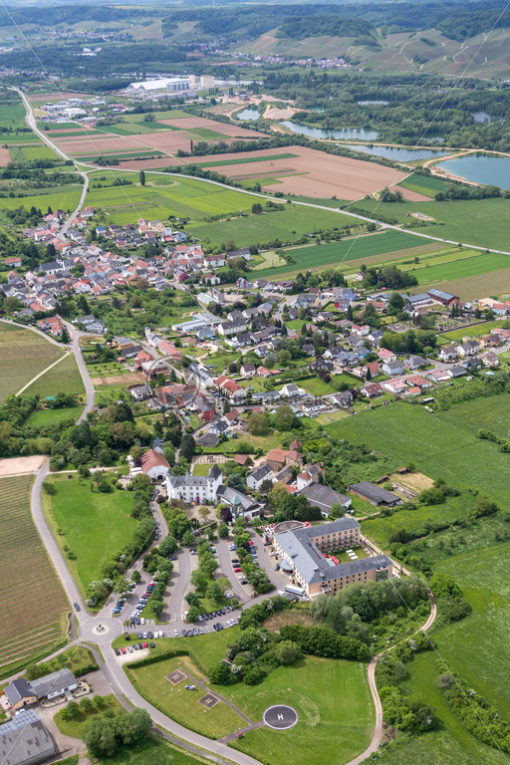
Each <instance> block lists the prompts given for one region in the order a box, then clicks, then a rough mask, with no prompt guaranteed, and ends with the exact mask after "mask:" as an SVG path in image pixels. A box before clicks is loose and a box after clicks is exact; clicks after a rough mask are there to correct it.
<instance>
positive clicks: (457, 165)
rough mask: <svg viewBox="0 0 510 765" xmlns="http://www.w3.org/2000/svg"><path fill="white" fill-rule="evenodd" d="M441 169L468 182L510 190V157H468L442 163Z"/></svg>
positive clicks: (439, 164)
mask: <svg viewBox="0 0 510 765" xmlns="http://www.w3.org/2000/svg"><path fill="white" fill-rule="evenodd" d="M436 167H441V168H443V170H446V171H447V172H449V173H452V174H453V175H458V176H459V177H460V178H465V179H466V181H474V182H475V183H482V184H484V186H500V187H501V188H502V189H510V157H489V156H479V157H476V156H473V155H470V156H467V157H459V158H458V159H448V160H446V162H440V163H438V164H437V165H436Z"/></svg>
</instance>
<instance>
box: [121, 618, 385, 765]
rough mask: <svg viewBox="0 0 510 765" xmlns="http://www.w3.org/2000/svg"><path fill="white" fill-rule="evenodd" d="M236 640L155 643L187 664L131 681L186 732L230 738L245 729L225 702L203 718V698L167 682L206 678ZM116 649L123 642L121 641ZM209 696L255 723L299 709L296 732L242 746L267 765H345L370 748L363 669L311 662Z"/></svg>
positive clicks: (229, 636)
mask: <svg viewBox="0 0 510 765" xmlns="http://www.w3.org/2000/svg"><path fill="white" fill-rule="evenodd" d="M238 634H239V633H238V628H237V627H235V628H231V629H228V630H224V631H223V632H220V633H218V634H211V635H203V636H199V637H196V638H193V639H192V640H191V639H189V638H188V639H186V638H178V639H175V640H166V641H158V645H157V648H156V649H155V651H153V653H155V652H156V651H158V652H160V653H163V652H164V651H165V650H168V647H172V648H173V649H174V650H176V651H181V650H189V651H190V656H189V657H182V656H181V657H173V658H169V659H168V658H167V659H163V660H162V661H161V662H157V663H155V664H151V665H149V666H146V667H140V668H136V667H135V668H128V669H127V672H128V675H129V677H130V679H131V680H132V681H134V682H135V685H136V687H137V689H138V690H139V691H140V692H141V693H142V695H144V696H145V697H146V698H148V699H149V700H150V701H152V703H154V704H155V706H157V707H159V708H160V709H163V711H165V712H166V713H167V714H169V715H170V716H171V717H173V718H174V719H176V720H177V721H178V722H181V723H182V724H183V725H186V726H187V727H191V728H193V729H195V730H199V731H200V732H201V733H204V734H205V735H212V736H214V737H215V738H216V737H219V736H221V735H224V733H225V732H233V731H235V730H236V729H237V728H239V727H244V726H245V725H246V723H245V721H243V720H242V718H240V717H239V716H238V715H237V714H236V713H235V712H234V711H233V710H230V709H228V708H227V707H226V706H225V705H224V704H223V703H221V702H220V703H219V704H217V705H216V706H215V707H213V708H212V709H210V710H208V711H204V710H203V709H202V708H201V706H200V704H198V701H197V699H198V698H199V697H200V696H201V693H202V692H201V691H198V692H188V691H186V690H185V689H184V688H183V687H182V686H184V684H185V681H184V682H182V683H179V684H178V685H176V686H172V685H171V683H170V682H169V681H168V680H167V679H166V677H165V675H167V674H168V673H169V671H171V670H173V669H175V668H176V667H179V666H181V667H183V668H184V669H187V670H189V671H190V672H191V674H192V675H193V676H194V677H196V678H199V677H201V676H202V673H203V671H204V669H205V671H207V668H209V667H211V666H212V665H213V664H214V662H216V661H218V660H219V659H220V658H222V657H223V656H224V650H225V646H226V645H228V644H229V643H231V642H233V641H234V640H235V639H236V637H237V635H238ZM163 643H165V644H166V645H162V644H163ZM115 645H126V642H125V640H124V638H118V639H117V641H116V642H115ZM212 690H215V691H217V692H218V693H219V694H220V695H222V696H224V697H225V698H228V699H229V700H230V701H232V703H233V704H234V705H235V706H236V707H238V708H239V709H240V710H241V711H243V712H244V714H245V715H247V716H248V717H249V718H250V719H251V720H254V721H255V720H260V719H261V718H262V714H263V712H264V710H265V709H266V708H267V707H268V706H270V705H271V704H275V703H289V704H291V705H292V706H294V707H295V708H296V710H297V711H298V713H299V715H300V721H299V723H298V725H297V726H295V727H294V728H293V729H292V730H291V731H287V732H282V731H279V732H276V731H271V730H269V729H267V728H263V729H260V730H257V731H255V732H252V733H249V734H246V735H245V736H244V737H243V739H242V740H240V741H238V742H237V744H236V746H237V747H238V748H240V749H242V750H243V751H246V752H248V753H249V754H251V755H252V756H254V757H256V758H257V759H259V760H261V761H262V762H269V763H276V762H292V763H294V764H295V765H308V763H310V762H324V763H332V762H335V763H342V762H347V761H348V760H350V759H351V757H353V756H354V755H355V754H357V753H359V752H361V751H362V750H363V749H364V748H365V747H366V746H367V745H368V741H369V736H370V730H371V726H372V724H373V708H372V702H371V699H370V694H369V690H368V686H367V682H366V665H364V664H359V663H355V662H344V661H328V660H326V659H319V658H315V657H307V658H306V659H304V660H302V661H300V662H299V663H298V664H297V665H295V666H292V667H280V668H279V669H278V670H276V671H275V672H273V673H272V674H271V675H270V676H269V677H268V678H266V679H265V680H264V681H263V683H261V684H260V685H258V686H255V687H252V686H246V685H244V684H239V685H235V686H228V687H223V686H222V687H216V686H213V687H212ZM227 710H228V712H227ZM213 713H215V715H214V718H213ZM229 726H230V727H229Z"/></svg>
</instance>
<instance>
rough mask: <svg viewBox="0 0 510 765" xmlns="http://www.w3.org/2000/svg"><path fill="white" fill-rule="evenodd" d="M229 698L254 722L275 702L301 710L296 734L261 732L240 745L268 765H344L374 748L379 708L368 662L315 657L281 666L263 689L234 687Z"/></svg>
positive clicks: (260, 686) (263, 685) (256, 731)
mask: <svg viewBox="0 0 510 765" xmlns="http://www.w3.org/2000/svg"><path fill="white" fill-rule="evenodd" d="M228 696H229V698H230V699H232V701H233V702H234V703H235V704H236V705H238V706H239V707H241V708H243V707H244V710H245V711H248V713H249V715H250V716H252V717H253V718H254V719H257V718H260V717H261V716H262V713H263V711H264V709H266V708H267V707H268V706H270V705H271V704H275V703H284V704H287V703H288V704H290V705H291V706H293V707H294V708H295V709H296V711H297V712H298V714H299V717H300V719H299V722H298V724H297V725H296V726H295V727H294V728H292V729H291V730H288V731H272V730H270V729H268V728H259V729H258V730H255V731H252V732H251V733H248V734H246V735H245V736H244V737H243V738H242V739H241V740H240V741H238V742H237V744H236V748H238V749H241V750H242V751H244V752H247V753H248V754H251V755H252V756H253V757H256V758H257V759H259V760H261V761H262V762H269V763H271V765H272V764H273V763H286V762H292V763H293V765H309V764H310V763H335V765H336V764H337V763H338V765H340V763H344V762H348V761H349V760H350V759H351V758H352V757H354V756H355V755H357V754H359V753H361V752H362V751H364V749H365V748H366V747H367V746H368V743H369V740H370V731H371V728H372V725H373V707H372V701H371V698H370V694H369V690H368V685H367V680H366V665H364V664H358V663H356V662H347V661H333V660H327V659H319V658H316V657H312V656H310V657H307V658H306V659H304V660H303V661H301V662H299V664H297V665H295V666H291V667H279V668H278V669H277V670H276V671H275V672H273V673H272V674H271V675H270V676H269V677H268V678H266V680H264V682H263V683H262V684H261V685H258V686H255V687H253V688H250V687H249V686H246V685H235V686H233V687H232V688H228Z"/></svg>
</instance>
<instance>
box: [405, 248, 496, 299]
mask: <svg viewBox="0 0 510 765" xmlns="http://www.w3.org/2000/svg"><path fill="white" fill-rule="evenodd" d="M404 268H405V267H404ZM506 268H510V255H497V254H496V253H492V252H491V253H484V252H479V251H477V250H463V251H459V252H458V253H457V256H456V257H455V256H452V255H451V254H450V255H449V256H445V257H438V258H437V261H436V262H433V261H431V260H429V259H427V260H424V261H423V263H420V264H419V265H413V266H411V267H410V268H409V269H406V270H411V271H412V272H413V274H414V276H416V278H417V279H418V284H420V285H423V284H430V285H432V284H438V283H441V284H446V283H448V282H451V281H453V280H454V279H465V278H466V277H467V278H469V277H473V276H479V275H481V274H487V273H491V272H492V271H501V270H503V269H506ZM456 294H457V293H456ZM461 297H462V295H461Z"/></svg>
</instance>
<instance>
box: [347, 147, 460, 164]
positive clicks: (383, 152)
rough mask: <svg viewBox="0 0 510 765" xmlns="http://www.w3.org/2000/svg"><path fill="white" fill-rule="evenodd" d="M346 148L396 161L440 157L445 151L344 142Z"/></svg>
mask: <svg viewBox="0 0 510 765" xmlns="http://www.w3.org/2000/svg"><path fill="white" fill-rule="evenodd" d="M344 146H346V148H347V149H352V150H353V151H362V152H364V153H365V154H372V155H374V156H375V157H385V158H386V159H395V160H397V161H398V162H412V161H413V160H414V159H432V158H433V157H441V156H443V155H444V154H445V153H446V152H444V151H434V150H433V149H406V148H404V147H402V148H396V147H393V146H370V145H369V146H366V145H359V144H358V145H356V144H349V145H347V144H344Z"/></svg>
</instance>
